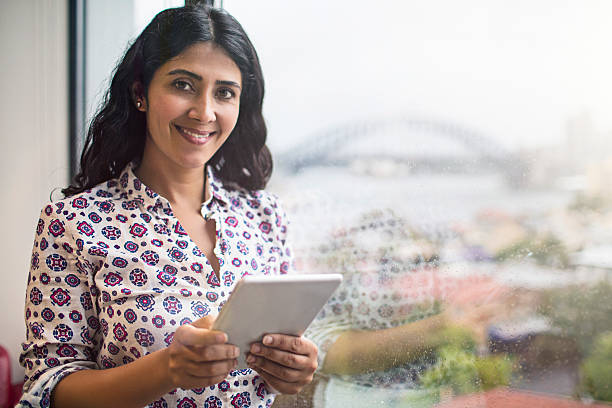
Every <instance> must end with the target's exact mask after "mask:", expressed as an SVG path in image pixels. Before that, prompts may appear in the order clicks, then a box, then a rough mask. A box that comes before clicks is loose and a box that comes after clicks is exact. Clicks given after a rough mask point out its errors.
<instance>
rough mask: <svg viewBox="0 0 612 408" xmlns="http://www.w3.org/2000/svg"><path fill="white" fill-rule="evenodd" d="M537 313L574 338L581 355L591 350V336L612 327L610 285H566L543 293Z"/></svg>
mask: <svg viewBox="0 0 612 408" xmlns="http://www.w3.org/2000/svg"><path fill="white" fill-rule="evenodd" d="M539 312H540V313H541V314H542V315H544V316H546V317H548V318H549V319H550V321H551V323H552V324H553V326H555V327H557V328H558V329H560V330H561V334H562V335H564V336H568V337H570V338H572V339H574V340H575V341H576V343H577V344H578V347H579V349H580V351H581V353H582V355H587V354H588V353H589V351H590V350H591V349H592V346H593V342H594V340H595V338H596V337H597V336H598V335H600V334H601V333H603V332H605V331H609V330H612V284H610V283H609V282H605V281H602V282H599V283H598V284H596V285H593V286H579V285H574V286H568V287H564V288H559V289H552V290H549V291H548V292H547V293H545V294H544V297H543V299H542V303H541V305H540V310H539Z"/></svg>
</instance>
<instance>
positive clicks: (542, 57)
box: [0, 0, 612, 407]
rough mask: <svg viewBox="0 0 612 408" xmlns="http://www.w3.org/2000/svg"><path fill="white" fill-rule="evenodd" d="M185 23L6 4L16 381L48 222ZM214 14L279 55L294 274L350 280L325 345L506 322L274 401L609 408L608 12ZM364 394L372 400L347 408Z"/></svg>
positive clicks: (277, 98)
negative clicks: (152, 51) (121, 76)
mask: <svg viewBox="0 0 612 408" xmlns="http://www.w3.org/2000/svg"><path fill="white" fill-rule="evenodd" d="M182 4H184V2H183V1H178V0H109V1H104V2H102V1H91V0H89V1H87V0H80V1H76V0H71V1H66V0H56V1H51V0H21V1H16V0H15V1H10V0H9V1H4V2H2V5H1V6H0V7H1V10H2V12H1V13H0V30H1V32H2V35H1V36H0V39H1V47H2V53H1V55H2V58H3V63H2V64H1V66H0V70H1V71H0V72H1V75H0V81H1V83H2V87H1V89H2V90H3V91H4V92H3V99H2V101H1V102H0V115H1V119H2V120H0V135H2V136H1V140H2V149H1V152H0V154H1V155H2V160H0V166H2V177H1V180H2V191H5V192H6V193H7V195H6V196H5V198H4V199H3V200H2V201H1V202H0V208H1V210H0V213H1V214H3V215H4V217H5V218H4V222H3V225H4V228H5V233H4V234H3V236H2V238H0V239H1V240H2V245H1V248H2V259H3V267H4V271H3V279H2V282H3V284H2V285H0V310H2V330H0V344H1V345H3V346H4V347H5V348H6V349H7V350H8V352H9V355H10V357H11V358H12V362H11V374H12V378H13V382H14V383H18V382H20V381H21V380H20V379H21V377H22V376H23V370H22V368H21V367H20V366H19V365H18V362H17V356H18V354H19V349H20V343H21V341H23V339H24V333H25V328H24V323H23V302H24V291H25V286H26V279H27V273H28V267H29V258H30V251H31V245H32V240H33V231H34V227H35V223H36V221H37V217H38V214H39V212H40V208H41V207H42V206H43V204H44V203H45V202H46V201H48V200H49V198H50V195H51V194H52V193H53V191H54V189H55V190H57V189H59V188H62V187H64V186H66V185H67V183H68V180H69V177H70V174H71V172H73V171H74V166H75V157H77V155H78V153H79V151H80V150H79V149H80V146H82V144H81V143H82V137H83V134H84V132H85V129H86V126H87V123H88V121H89V120H90V119H91V116H92V114H93V113H94V112H95V111H96V108H97V107H98V105H99V103H100V100H101V97H102V95H103V93H104V91H105V89H106V88H107V86H108V80H109V77H110V74H111V72H112V70H113V68H114V65H115V63H116V62H117V60H118V59H119V58H120V57H121V55H122V53H123V52H124V51H125V50H126V49H127V44H128V42H129V41H130V40H132V39H134V38H135V36H137V35H138V33H139V32H140V31H142V29H143V28H144V26H145V25H146V24H147V23H148V22H149V21H150V20H151V18H152V17H153V16H154V15H155V14H156V13H157V12H159V11H160V10H162V9H164V8H167V7H173V6H179V5H182ZM216 5H217V6H222V7H223V8H225V9H227V10H228V11H229V12H230V13H231V14H232V15H234V17H236V18H237V19H238V21H240V22H241V24H242V25H243V27H244V28H245V30H246V31H247V33H248V34H249V36H250V38H251V40H252V42H253V43H254V45H255V48H256V49H257V51H258V53H259V57H260V60H261V64H262V67H263V71H264V76H265V80H266V98H265V103H264V114H265V117H266V121H267V124H268V128H269V147H270V149H271V150H272V153H273V156H274V158H275V172H274V175H273V178H272V180H271V182H270V184H269V189H270V190H271V191H273V192H275V193H276V194H278V195H279V196H280V197H281V199H282V201H283V202H284V205H285V207H286V210H287V211H288V213H289V215H290V218H291V220H292V230H291V232H290V235H291V238H292V242H293V247H294V253H295V255H296V266H297V267H298V269H299V270H300V271H301V272H303V273H313V272H342V273H345V275H346V276H347V277H350V279H345V287H343V288H341V291H340V292H339V293H338V294H337V296H335V297H334V298H332V299H331V300H330V304H329V305H328V306H329V310H328V311H327V312H325V311H324V313H323V314H322V315H320V316H319V319H318V320H317V322H316V324H317V325H318V326H317V327H319V328H320V329H321V333H331V334H329V335H326V336H322V337H321V338H320V340H321V341H322V342H327V343H329V344H327V345H328V346H329V345H330V344H332V345H333V342H334V340H336V339H338V338H339V336H341V334H342V333H344V332H351V331H356V330H357V331H364V330H365V331H367V330H371V331H376V330H378V331H381V333H383V334H384V333H385V332H384V330H385V329H389V328H393V327H399V326H404V325H409V324H410V323H414V322H418V321H419V320H422V319H425V318H427V317H431V316H435V315H437V314H438V313H441V312H442V311H448V310H455V309H461V310H468V311H469V310H482V307H487V306H490V308H489V309H487V310H488V311H492V312H491V313H489V314H488V315H487V316H486V319H485V318H483V319H468V318H465V314H464V315H463V317H461V316H459V317H457V316H455V315H454V314H453V317H456V318H457V322H458V323H461V324H460V325H459V326H462V327H461V330H459V331H453V332H447V333H445V335H444V336H443V337H444V338H445V340H444V341H437V342H435V344H434V345H431V347H428V348H427V352H426V353H425V352H424V354H423V355H424V356H425V354H426V356H425V358H424V360H422V361H421V360H419V364H420V368H419V369H418V370H416V371H415V370H413V368H414V363H415V362H414V361H404V362H398V363H397V364H391V366H389V367H387V368H384V369H381V368H380V367H370V368H368V367H365V368H364V367H362V371H361V372H356V371H355V370H353V371H351V370H349V371H351V372H350V373H348V371H347V372H343V371H342V370H340V371H339V372H334V370H327V371H326V370H322V371H321V373H320V375H319V376H318V378H317V381H315V384H314V385H313V386H312V387H310V388H309V389H307V390H306V391H305V392H304V393H303V394H302V395H299V396H294V397H284V398H281V399H279V401H277V405H279V406H280V405H282V404H285V405H286V406H328V407H333V406H338V405H339V404H340V403H343V404H345V405H347V406H359V404H360V403H363V404H364V405H365V404H369V405H367V406H378V405H381V406H382V405H384V406H431V405H433V404H442V406H465V404H467V403H468V402H467V401H474V399H476V400H477V401H480V402H482V401H497V399H500V401H501V400H506V401H508V400H509V399H513V398H514V399H515V400H516V401H523V405H522V406H547V405H546V404H550V406H562V405H560V404H575V406H582V405H584V404H587V403H590V402H592V401H593V400H596V401H612V391H611V390H612V371H611V367H612V357H611V356H612V286H611V282H610V276H611V272H610V271H611V270H612V183H611V180H612V115H611V114H610V112H611V111H612V75H610V72H612V52H611V51H612V26H611V25H610V24H609V21H608V20H609V18H608V17H609V16H610V15H612V3H610V2H609V1H606V0H587V1H583V0H562V1H559V0H555V1H553V0H536V1H533V0H532V1H523V0H519V1H513V2H507V1H501V0H494V1H491V0H464V1H460V2H457V1H450V0H432V1H428V2H421V1H401V2H400V1H391V0H387V1H385V0H381V1H377V2H368V1H362V0H352V1H348V0H334V1H328V2H298V1H280V0H260V1H253V0H224V1H222V2H219V1H217V2H216ZM55 194H57V191H56V192H55ZM479 308H480V309H479ZM365 309H367V311H364V310H365ZM325 313H327V315H325ZM467 314H469V313H467ZM476 326H477V327H476ZM478 333H480V337H481V338H479V335H478ZM315 336H316V335H315ZM483 339H484V341H483ZM421 357H422V356H421ZM364 358H365V357H364ZM366 359H367V358H366ZM321 364H323V366H325V360H322V361H321ZM402 370H403V371H402ZM411 370H412V371H411ZM364 390H366V391H370V392H369V395H370V397H371V398H372V400H367V399H365V398H363V399H361V400H360V401H354V400H352V399H351V398H354V397H355V396H360V395H362V394H360V393H361V392H363V391H364ZM415 390H419V391H422V390H430V391H431V392H428V393H425V394H423V393H421V394H419V395H416V394H415V392H416V391H415ZM398 396H399V397H398ZM502 397H503V398H502ZM469 398H472V400H469ZM496 398H497V399H496ZM530 398H536V399H530ZM470 403H471V402H470ZM418 404H421V405H418ZM453 404H455V405H453ZM483 406H484V405H483ZM488 406H504V405H502V403H499V404H498V405H488ZM563 406H564V405H563ZM567 406H574V405H567Z"/></svg>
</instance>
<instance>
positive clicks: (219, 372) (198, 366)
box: [185, 360, 238, 378]
mask: <svg viewBox="0 0 612 408" xmlns="http://www.w3.org/2000/svg"><path fill="white" fill-rule="evenodd" d="M237 366H238V360H222V361H207V362H205V363H195V362H189V363H187V364H186V365H185V372H186V373H187V374H189V375H192V376H194V377H202V378H205V377H218V376H223V377H227V375H228V374H229V372H230V371H231V370H233V369H234V368H236V367H237Z"/></svg>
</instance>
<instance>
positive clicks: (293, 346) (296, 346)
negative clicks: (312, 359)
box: [262, 334, 316, 356]
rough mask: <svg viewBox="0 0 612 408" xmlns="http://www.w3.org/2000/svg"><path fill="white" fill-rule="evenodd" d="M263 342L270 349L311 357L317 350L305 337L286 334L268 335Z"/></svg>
mask: <svg viewBox="0 0 612 408" xmlns="http://www.w3.org/2000/svg"><path fill="white" fill-rule="evenodd" d="M262 342H263V344H264V345H266V346H268V347H271V348H277V349H280V350H285V351H289V352H291V353H294V354H301V355H304V356H309V355H311V354H312V352H313V351H314V350H316V346H314V344H313V343H312V342H311V341H309V340H307V339H305V338H303V337H296V336H288V335H286V334H266V335H265V336H264V338H263V341H262ZM313 347H314V348H313Z"/></svg>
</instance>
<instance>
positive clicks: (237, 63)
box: [20, 6, 317, 408]
mask: <svg viewBox="0 0 612 408" xmlns="http://www.w3.org/2000/svg"><path fill="white" fill-rule="evenodd" d="M263 94H264V87H263V77H262V73H261V68H260V65H259V61H258V58H257V54H256V52H255V50H254V48H253V46H252V44H251V42H250V41H249V39H248V37H247V36H246V33H245V32H244V30H243V29H242V27H241V26H240V24H239V23H238V22H237V21H236V20H235V19H234V18H233V17H231V16H230V15H229V14H227V13H226V12H224V11H222V10H217V9H209V8H204V7H200V6H188V7H183V8H177V9H169V10H165V11H163V12H161V13H159V14H158V15H157V16H156V17H155V18H154V19H153V21H152V22H151V23H150V24H149V25H148V26H147V27H146V28H145V30H144V31H143V32H142V34H141V35H140V36H139V37H138V38H137V39H136V41H135V42H134V43H133V44H132V45H131V46H130V48H129V49H128V51H127V52H126V54H125V56H124V58H123V60H122V61H121V62H120V64H119V65H118V67H117V70H116V72H115V74H114V77H113V79H112V82H111V86H110V90H109V92H108V95H107V98H106V101H105V103H104V105H103V107H102V109H101V110H100V112H99V113H98V114H97V116H96V117H95V118H94V120H93V122H92V124H91V127H90V129H89V133H88V138H87V142H86V147H85V150H84V152H83V156H82V159H81V171H80V173H79V174H77V176H76V177H75V182H74V183H73V184H72V185H70V186H69V187H68V188H66V189H64V190H63V192H64V194H65V195H66V197H65V198H64V199H62V200H59V201H58V202H55V203H50V204H48V205H47V206H45V207H44V209H43V211H42V214H41V218H40V220H39V223H38V228H37V231H36V236H35V242H34V249H33V254H32V261H31V270H30V276H29V279H28V288H27V294H26V298H27V301H26V311H25V313H26V326H27V339H26V342H25V343H24V345H23V353H22V356H21V361H22V364H23V365H24V367H25V368H26V382H25V386H24V396H23V399H22V401H21V403H20V406H23V407H27V406H43V407H46V406H54V407H58V408H59V407H84V406H87V407H97V406H100V407H111V406H112V407H142V406H145V405H147V406H151V407H195V406H206V407H220V406H232V407H242V406H251V405H253V406H269V405H271V404H272V402H273V400H274V394H273V393H275V392H281V393H296V392H298V391H299V390H300V389H301V388H302V387H303V386H304V385H305V384H307V383H309V382H310V381H311V379H312V375H313V372H314V370H315V369H316V360H317V348H316V346H315V345H314V344H313V343H312V342H310V341H309V340H307V339H305V338H295V337H290V336H284V335H279V334H271V335H267V336H265V338H264V339H263V344H262V343H257V344H253V345H252V347H251V349H250V350H238V349H237V348H236V347H235V346H233V345H231V344H228V343H227V336H226V335H225V333H221V332H217V331H213V330H210V327H211V324H212V322H213V320H214V317H213V316H215V315H216V314H217V313H218V311H219V310H220V309H221V307H222V306H223V304H224V303H225V301H226V299H227V297H228V296H229V294H230V292H231V291H232V288H233V286H234V285H235V283H236V282H237V281H238V280H239V279H240V278H241V277H242V276H244V275H245V274H280V273H287V272H288V271H289V269H290V265H291V259H290V257H291V254H290V251H289V248H288V246H287V243H286V241H285V237H286V217H285V214H284V212H283V210H282V209H281V207H280V206H279V204H278V202H277V201H276V199H275V197H273V196H272V195H270V194H267V193H266V192H264V191H263V188H264V187H265V185H266V182H267V181H268V179H269V176H270V174H271V170H272V161H271V157H270V153H269V151H268V149H267V147H266V146H265V140H266V128H265V124H264V121H263V117H262V113H261V109H262V100H263ZM239 353H248V359H247V361H248V362H249V366H250V369H246V370H234V368H235V367H236V357H237V356H238V355H239Z"/></svg>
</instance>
